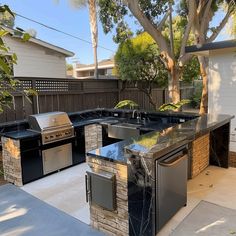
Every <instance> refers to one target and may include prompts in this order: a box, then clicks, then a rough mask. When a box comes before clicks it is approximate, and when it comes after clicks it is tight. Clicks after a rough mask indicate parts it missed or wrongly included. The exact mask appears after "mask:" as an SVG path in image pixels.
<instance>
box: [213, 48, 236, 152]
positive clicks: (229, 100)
mask: <svg viewBox="0 0 236 236" xmlns="http://www.w3.org/2000/svg"><path fill="white" fill-rule="evenodd" d="M209 75H210V76H209V101H208V107H209V112H210V113H212V114H215V115H217V114H220V113H221V114H231V115H234V116H236V51H235V50H231V52H226V53H224V54H222V53H218V54H217V53H216V52H212V53H210V57H209ZM230 140H231V142H230V150H231V151H234V152H236V119H235V118H234V119H233V120H232V121H231V134H230Z"/></svg>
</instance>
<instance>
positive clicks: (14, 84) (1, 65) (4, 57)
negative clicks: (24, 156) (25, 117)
mask: <svg viewBox="0 0 236 236" xmlns="http://www.w3.org/2000/svg"><path fill="white" fill-rule="evenodd" d="M0 14H3V15H6V14H8V15H11V16H12V17H14V14H13V13H12V12H11V10H10V9H9V7H8V6H7V5H3V6H0ZM8 33H9V32H8V31H7V30H6V29H5V28H4V27H3V26H0V113H1V112H3V110H4V107H8V108H10V107H11V105H12V102H13V95H12V93H13V92H16V91H17V88H18V86H19V83H20V82H19V81H18V80H16V79H14V77H13V65H14V64H16V63H17V56H16V54H15V53H10V48H9V47H8V46H7V45H5V43H4V41H3V37H4V36H6V35H7V34H8ZM22 39H23V40H24V41H26V40H29V35H28V34H24V33H22ZM18 92H20V91H18ZM35 93H36V92H35V91H34V94H35ZM32 94H33V91H32V89H31V90H29V91H28V90H27V91H24V92H23V95H25V96H27V95H32ZM27 98H28V97H27Z"/></svg>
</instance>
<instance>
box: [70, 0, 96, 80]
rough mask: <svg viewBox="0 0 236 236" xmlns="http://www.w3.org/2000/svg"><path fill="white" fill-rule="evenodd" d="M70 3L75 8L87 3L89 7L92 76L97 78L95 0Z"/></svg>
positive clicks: (71, 1) (74, 0)
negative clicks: (92, 59)
mask: <svg viewBox="0 0 236 236" xmlns="http://www.w3.org/2000/svg"><path fill="white" fill-rule="evenodd" d="M69 1H70V3H71V5H72V6H74V7H76V8H81V7H84V6H86V5H87V4H88V9H89V22H90V31H91V39H92V45H93V56H94V66H95V68H94V77H95V79H98V59H97V46H98V27H97V10H96V0H69Z"/></svg>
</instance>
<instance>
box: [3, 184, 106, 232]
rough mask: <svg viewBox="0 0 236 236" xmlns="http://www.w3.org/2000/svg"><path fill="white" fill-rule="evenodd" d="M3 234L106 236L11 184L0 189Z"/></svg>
mask: <svg viewBox="0 0 236 236" xmlns="http://www.w3.org/2000/svg"><path fill="white" fill-rule="evenodd" d="M0 232H1V233H0V234H1V236H20V235H24V236H42V235H47V236H65V235H70V236H87V235H91V236H100V235H103V234H102V233H100V232H98V231H96V230H94V229H92V228H91V227H90V226H88V225H87V224H84V223H82V222H81V221H79V220H78V219H76V218H74V217H72V216H70V215H68V214H66V213H64V212H62V211H60V210H58V209H56V208H54V207H52V206H50V205H49V204H47V203H45V202H43V201H41V200H39V199H37V198H36V197H34V196H32V195H30V194H28V193H26V192H25V191H23V190H21V189H20V188H18V187H16V186H14V185H11V184H6V185H3V186H1V187H0Z"/></svg>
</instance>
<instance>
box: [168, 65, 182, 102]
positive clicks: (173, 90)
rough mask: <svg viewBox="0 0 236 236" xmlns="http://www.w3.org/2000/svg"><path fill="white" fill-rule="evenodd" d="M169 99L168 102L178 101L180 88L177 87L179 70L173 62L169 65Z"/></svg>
mask: <svg viewBox="0 0 236 236" xmlns="http://www.w3.org/2000/svg"><path fill="white" fill-rule="evenodd" d="M169 69H170V71H169V76H170V79H169V89H168V90H169V99H170V102H173V103H174V104H176V103H177V102H179V101H180V88H179V77H180V71H179V69H178V68H176V66H175V64H174V63H173V65H171V66H170V67H169Z"/></svg>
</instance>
